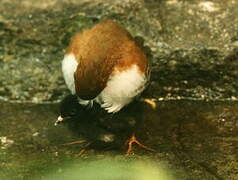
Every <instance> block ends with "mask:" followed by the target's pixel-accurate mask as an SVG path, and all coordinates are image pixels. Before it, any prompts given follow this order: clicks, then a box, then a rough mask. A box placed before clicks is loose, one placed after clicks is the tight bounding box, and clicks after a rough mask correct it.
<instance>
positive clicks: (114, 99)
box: [62, 54, 148, 113]
mask: <svg viewBox="0 0 238 180" xmlns="http://www.w3.org/2000/svg"><path fill="white" fill-rule="evenodd" d="M77 66H78V62H77V61H76V59H75V56H74V55H73V54H68V55H65V57H64V59H63V61H62V71H63V75H64V79H65V82H66V85H67V86H68V88H69V90H70V91H71V93H72V94H75V83H74V72H75V71H76V69H77ZM114 71H115V72H116V71H117V70H116V69H115V70H114ZM113 74H114V75H111V76H110V77H109V79H108V82H107V86H106V87H105V89H103V91H102V92H101V93H100V94H99V95H98V96H97V97H96V98H95V99H92V100H82V99H80V98H79V103H80V104H82V105H85V106H86V105H90V106H92V104H93V101H96V102H97V103H98V104H100V105H101V107H102V108H104V109H105V110H106V111H107V112H109V113H115V112H118V111H119V110H121V108H123V107H124V106H125V105H127V104H129V103H130V102H131V101H132V100H133V99H134V97H135V96H137V95H139V94H140V93H141V92H142V91H143V90H144V88H145V85H146V83H147V81H148V79H147V78H146V76H145V75H143V74H141V73H140V72H139V69H138V67H137V65H133V66H131V68H129V69H127V70H125V71H123V72H116V73H113ZM95 78H96V77H95Z"/></svg>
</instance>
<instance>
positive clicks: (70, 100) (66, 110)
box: [55, 95, 81, 125]
mask: <svg viewBox="0 0 238 180" xmlns="http://www.w3.org/2000/svg"><path fill="white" fill-rule="evenodd" d="M80 110H81V106H80V105H79V103H78V99H77V96H76V95H68V96H66V97H65V98H64V99H63V100H62V101H61V103H60V115H59V116H58V119H57V121H56V123H55V125H57V124H59V123H60V122H62V121H64V120H66V119H71V118H74V117H75V116H77V115H79V114H80Z"/></svg>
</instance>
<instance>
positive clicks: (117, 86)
mask: <svg viewBox="0 0 238 180" xmlns="http://www.w3.org/2000/svg"><path fill="white" fill-rule="evenodd" d="M146 82H147V78H146V77H145V75H143V74H141V73H140V72H139V69H138V67H137V65H133V66H132V67H131V68H130V69H127V70H126V71H123V72H118V73H116V74H115V75H112V76H110V77H109V80H108V82H107V86H106V88H105V89H104V90H103V91H102V92H101V93H100V94H99V96H97V97H96V99H95V100H96V102H97V103H99V104H100V105H101V107H102V108H104V109H105V110H107V111H108V112H109V113H115V112H118V111H119V110H120V109H121V108H122V107H124V106H125V105H127V104H129V103H130V102H131V101H132V100H133V99H134V97H135V96H137V95H138V94H140V93H141V92H142V91H143V90H144V88H145V85H146Z"/></svg>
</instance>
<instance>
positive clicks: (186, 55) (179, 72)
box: [0, 0, 238, 103]
mask: <svg viewBox="0 0 238 180" xmlns="http://www.w3.org/2000/svg"><path fill="white" fill-rule="evenodd" d="M0 11H1V14H0V67H1V68H0V99H3V100H7V101H14V102H34V103H46V102H49V103H51V102H57V101H59V100H60V99H61V98H62V97H63V96H64V95H65V94H67V93H68V91H67V89H66V86H65V84H64V81H63V78H62V74H61V68H60V62H61V60H62V58H63V54H64V50H65V48H66V46H67V44H68V42H69V39H70V37H71V36H72V35H73V34H74V33H76V32H78V31H81V30H82V29H84V28H88V27H90V26H92V25H93V24H95V23H97V22H99V21H100V20H103V19H113V20H115V21H117V22H119V23H121V24H122V25H123V26H125V27H126V28H127V29H128V30H129V31H130V32H131V34H132V35H133V36H137V37H140V38H139V39H141V38H142V39H143V41H144V44H143V46H144V49H145V51H146V52H147V54H148V57H149V58H150V59H151V61H152V83H151V86H150V88H149V89H148V91H147V93H145V96H150V97H154V98H156V99H160V100H167V99H182V98H183V99H195V100H198V99H204V100H235V101H236V100H237V98H238V91H237V89H238V70H237V69H238V31H237V29H238V19H237V18H236V17H238V2H237V1H234V0H221V1H189V0H184V1H180V0H166V1H164V0H163V1H162V0H161V1H156V0H145V1H143V0H139V1H136V0H127V1H126V2H121V1H119V0H117V1H113V2H112V1H108V0H106V1H100V0H97V1H86V0H84V1H74V0H72V1H66V0H65V1H56V0H55V1H47V0H44V1H42V3H36V4H35V3H33V1H31V0H23V1H20V2H19V1H16V0H12V1H10V0H5V1H2V2H0Z"/></svg>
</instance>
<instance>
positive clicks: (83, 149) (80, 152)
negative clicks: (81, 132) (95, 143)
mask: <svg viewBox="0 0 238 180" xmlns="http://www.w3.org/2000/svg"><path fill="white" fill-rule="evenodd" d="M84 142H86V140H80V141H73V142H70V143H65V144H62V145H63V146H68V145H73V144H82V143H84ZM91 144H92V143H91V142H88V143H87V144H86V145H85V146H84V147H83V148H82V149H81V150H80V151H79V156H81V155H82V154H83V153H85V151H86V149H87V147H88V146H90V145H91Z"/></svg>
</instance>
